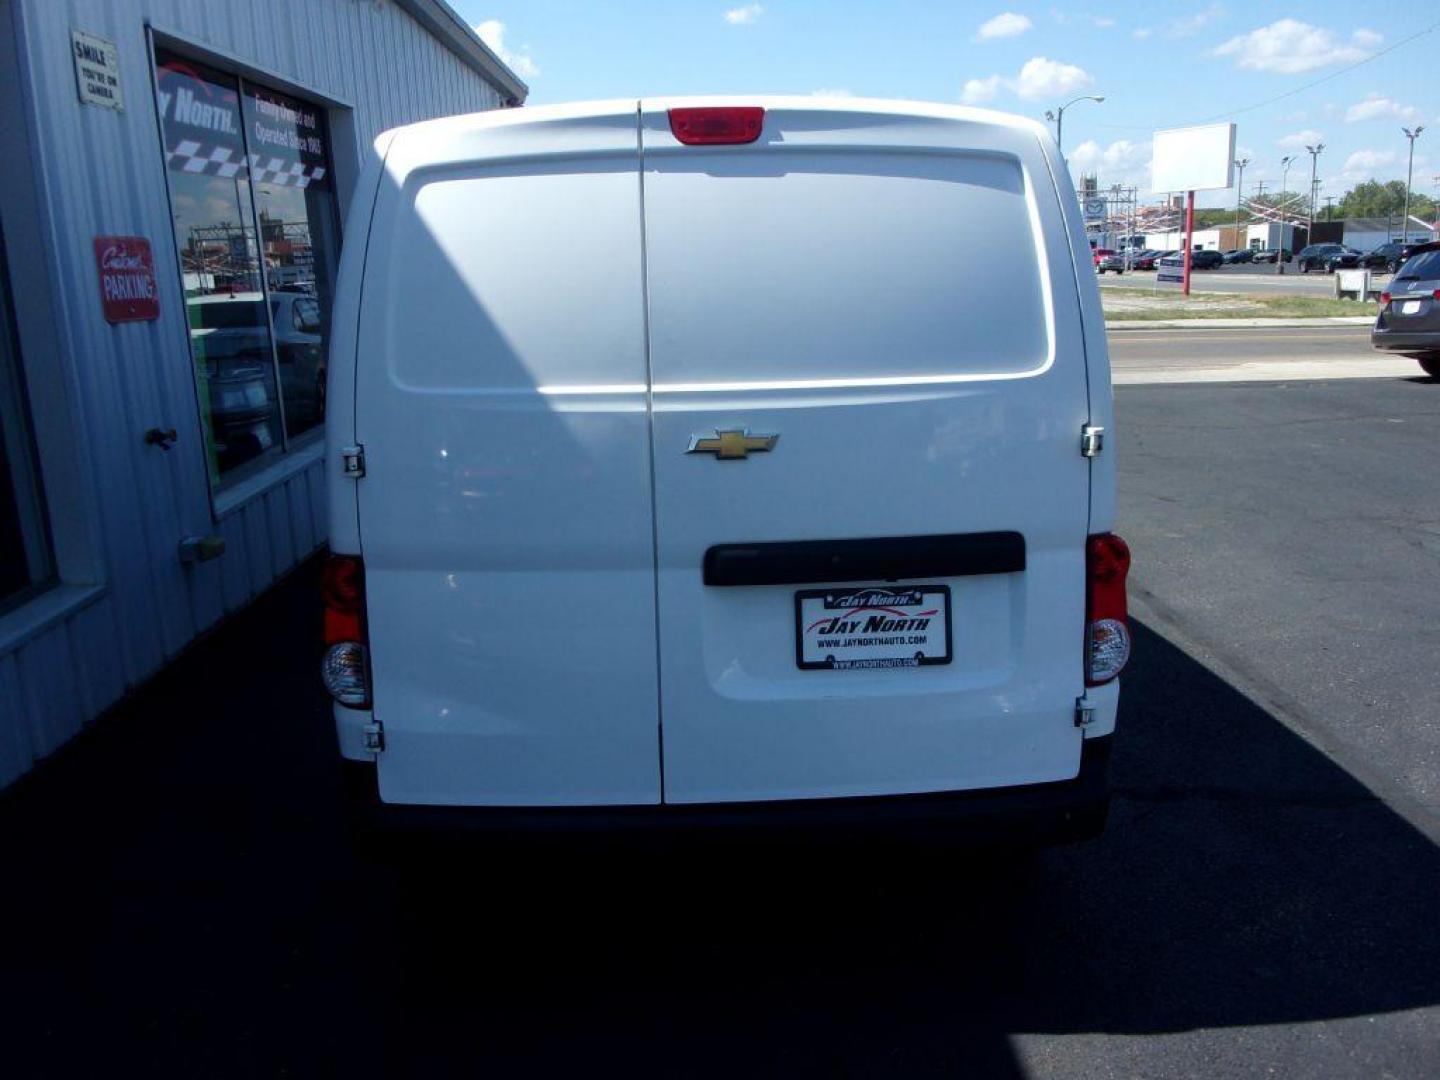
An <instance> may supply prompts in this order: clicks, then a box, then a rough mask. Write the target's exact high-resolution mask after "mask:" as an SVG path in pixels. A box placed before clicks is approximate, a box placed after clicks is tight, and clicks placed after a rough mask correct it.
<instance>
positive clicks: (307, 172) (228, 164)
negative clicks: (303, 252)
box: [165, 139, 325, 188]
mask: <svg viewBox="0 0 1440 1080" xmlns="http://www.w3.org/2000/svg"><path fill="white" fill-rule="evenodd" d="M165 164H166V165H168V166H169V167H170V168H172V169H176V170H178V171H180V172H186V173H198V174H201V175H205V176H220V177H224V178H225V179H226V180H230V179H233V178H237V177H238V178H241V179H243V178H244V177H245V176H246V175H249V176H250V177H252V178H253V179H254V181H255V182H256V183H257V184H274V185H276V186H277V187H295V188H305V187H309V186H310V185H311V184H318V183H319V182H320V181H321V180H323V179H325V166H323V165H306V164H305V163H304V162H303V161H289V162H287V161H282V160H281V159H280V158H277V157H272V158H266V157H263V156H262V155H260V154H251V155H250V157H249V160H248V161H247V160H246V158H244V157H242V156H241V155H240V154H238V153H236V152H235V151H234V150H233V149H231V148H230V147H228V146H218V145H216V146H207V145H205V144H204V143H201V142H197V141H196V140H194V139H181V140H180V141H179V142H178V143H176V144H175V149H173V150H171V151H170V152H169V153H167V154H166V155H165Z"/></svg>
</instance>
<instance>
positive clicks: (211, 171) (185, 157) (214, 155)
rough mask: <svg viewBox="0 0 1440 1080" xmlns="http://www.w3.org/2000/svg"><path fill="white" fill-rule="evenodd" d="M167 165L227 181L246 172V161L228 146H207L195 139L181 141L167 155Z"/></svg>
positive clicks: (181, 170) (182, 170)
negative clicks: (222, 178) (220, 177)
mask: <svg viewBox="0 0 1440 1080" xmlns="http://www.w3.org/2000/svg"><path fill="white" fill-rule="evenodd" d="M165 164H166V165H168V166H169V167H170V168H172V169H177V170H179V171H180V172H187V173H203V174H205V175H207V176H223V177H224V178H225V179H227V180H228V179H230V178H231V177H235V176H241V175H243V174H244V172H245V159H244V158H243V157H241V156H240V155H239V154H238V153H236V152H235V151H234V150H232V149H231V148H230V147H228V146H206V145H205V144H203V143H200V142H196V141H195V140H194V139H181V140H180V141H179V142H178V143H176V144H175V149H173V150H171V151H170V152H169V153H168V154H166V155H165Z"/></svg>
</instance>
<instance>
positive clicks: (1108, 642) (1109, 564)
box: [1085, 533, 1130, 686]
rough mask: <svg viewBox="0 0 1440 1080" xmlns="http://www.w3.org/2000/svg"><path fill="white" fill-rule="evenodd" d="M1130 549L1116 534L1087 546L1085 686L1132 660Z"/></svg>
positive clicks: (1104, 535) (1094, 538) (1108, 677)
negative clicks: (1128, 598)
mask: <svg viewBox="0 0 1440 1080" xmlns="http://www.w3.org/2000/svg"><path fill="white" fill-rule="evenodd" d="M1129 572H1130V548H1129V546H1128V545H1127V544H1126V543H1125V541H1124V540H1121V539H1120V537H1118V536H1116V535H1115V534H1114V533H1101V534H1099V535H1098V536H1092V537H1090V539H1089V541H1088V542H1087V543H1086V545H1085V685H1086V686H1099V685H1101V684H1102V683H1107V682H1109V681H1110V680H1111V679H1113V678H1115V677H1116V676H1117V675H1119V674H1120V672H1121V671H1122V670H1123V669H1124V667H1125V665H1126V663H1127V662H1129V660H1130V625H1129V622H1128V621H1127V616H1128V612H1127V605H1126V600H1125V577H1126V575H1127V574H1129Z"/></svg>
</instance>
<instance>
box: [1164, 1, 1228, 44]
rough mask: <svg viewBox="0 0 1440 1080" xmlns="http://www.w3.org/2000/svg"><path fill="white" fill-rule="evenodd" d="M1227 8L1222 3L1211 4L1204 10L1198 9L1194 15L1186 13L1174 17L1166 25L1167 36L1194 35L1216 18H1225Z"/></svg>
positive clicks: (1184, 36)
mask: <svg viewBox="0 0 1440 1080" xmlns="http://www.w3.org/2000/svg"><path fill="white" fill-rule="evenodd" d="M1224 15H1225V8H1224V5H1222V4H1211V5H1210V6H1209V7H1208V8H1206V9H1205V10H1204V11H1197V12H1196V13H1195V14H1194V15H1186V16H1184V17H1183V18H1179V19H1172V20H1171V21H1170V22H1169V23H1168V24H1167V25H1166V27H1165V36H1166V37H1171V38H1187V37H1194V36H1195V35H1196V34H1198V33H1199V32H1200V31H1201V30H1203V29H1205V27H1206V26H1207V25H1208V24H1210V23H1212V22H1214V21H1215V20H1216V19H1219V18H1223V17H1224Z"/></svg>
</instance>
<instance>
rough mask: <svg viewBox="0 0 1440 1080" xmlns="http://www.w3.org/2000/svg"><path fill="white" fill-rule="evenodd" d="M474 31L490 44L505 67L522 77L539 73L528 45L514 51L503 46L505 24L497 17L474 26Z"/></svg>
mask: <svg viewBox="0 0 1440 1080" xmlns="http://www.w3.org/2000/svg"><path fill="white" fill-rule="evenodd" d="M475 33H477V34H479V35H480V40H481V41H483V42H485V44H486V45H488V46H490V51H491V52H493V53H494V54H495V55H496V56H498V57H499V58H500V59H501V60H502V61H504V63H505V66H506V67H508V68H509V69H510V70H511V71H513V72H515V74H516V75H519V76H520V77H521V78H522V79H529V78H532V77H534V76H536V75H539V74H540V69H539V67H537V66H536V64H535V59H534V57H532V56H531V55H530V49H529V46H526V47H525V48H523V49H517V50H515V51H514V52H511V51H510V50H509V49H507V48H506V47H505V24H504V23H503V22H501V21H500V20H499V19H486V20H485V21H484V22H482V23H480V24H479V25H478V26H476V27H475Z"/></svg>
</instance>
